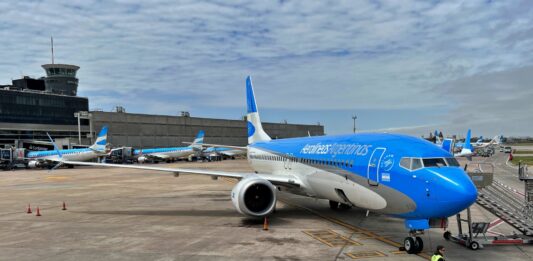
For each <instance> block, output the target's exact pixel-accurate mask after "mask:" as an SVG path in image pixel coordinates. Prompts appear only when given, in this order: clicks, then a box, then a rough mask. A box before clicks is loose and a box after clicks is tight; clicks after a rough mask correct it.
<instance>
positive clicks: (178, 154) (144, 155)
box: [133, 130, 204, 163]
mask: <svg viewBox="0 0 533 261" xmlns="http://www.w3.org/2000/svg"><path fill="white" fill-rule="evenodd" d="M203 142H204V131H203V130H201V131H199V132H198V135H197V136H196V138H195V139H194V141H193V142H192V143H191V145H189V146H187V147H172V148H152V149H136V150H134V151H133V155H134V156H136V157H137V161H138V162H139V163H143V162H145V161H147V160H156V161H168V160H172V159H178V158H187V157H189V156H190V155H193V154H196V153H197V152H200V151H201V149H202V143H203Z"/></svg>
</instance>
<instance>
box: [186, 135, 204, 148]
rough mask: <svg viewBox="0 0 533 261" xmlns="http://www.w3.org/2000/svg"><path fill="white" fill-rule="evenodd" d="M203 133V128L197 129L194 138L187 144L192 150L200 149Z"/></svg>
mask: <svg viewBox="0 0 533 261" xmlns="http://www.w3.org/2000/svg"><path fill="white" fill-rule="evenodd" d="M204 135H205V132H204V131H203V130H201V131H199V132H198V134H197V135H196V138H195V139H194V141H193V142H192V143H191V145H189V147H192V148H193V149H194V150H202V144H203V143H204Z"/></svg>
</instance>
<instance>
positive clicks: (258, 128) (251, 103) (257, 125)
mask: <svg viewBox="0 0 533 261" xmlns="http://www.w3.org/2000/svg"><path fill="white" fill-rule="evenodd" d="M246 102H247V104H248V114H247V115H246V118H247V120H248V144H252V143H256V142H261V141H269V140H271V138H270V136H268V134H266V132H265V131H264V130H263V126H262V125H261V120H260V119H259V112H258V111H257V104H256V103H255V95H254V88H253V87H252V77H250V76H248V77H247V78H246Z"/></svg>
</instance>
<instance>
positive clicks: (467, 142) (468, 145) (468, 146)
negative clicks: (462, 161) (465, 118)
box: [461, 129, 473, 154]
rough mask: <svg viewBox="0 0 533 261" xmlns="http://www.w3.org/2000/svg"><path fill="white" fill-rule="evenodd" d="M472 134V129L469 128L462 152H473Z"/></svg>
mask: <svg viewBox="0 0 533 261" xmlns="http://www.w3.org/2000/svg"><path fill="white" fill-rule="evenodd" d="M471 136H472V133H471V131H470V129H468V132H467V133H466V138H465V143H464V145H463V149H462V150H461V154H463V153H469V152H470V153H472V151H473V149H472V144H471V143H470V138H471Z"/></svg>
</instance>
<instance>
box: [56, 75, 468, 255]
mask: <svg viewBox="0 0 533 261" xmlns="http://www.w3.org/2000/svg"><path fill="white" fill-rule="evenodd" d="M246 95H247V103H248V114H247V120H248V144H249V145H248V162H249V164H250V165H251V167H252V168H253V169H254V172H250V173H242V172H226V171H215V170H205V169H182V168H159V167H152V166H131V165H118V164H104V165H106V166H108V167H121V168H134V169H146V170H157V171H167V172H171V173H190V174H201V175H210V176H215V177H218V176H223V177H231V178H237V179H240V181H239V182H238V183H237V184H236V185H235V187H234V188H233V189H232V191H231V199H232V203H233V205H234V207H235V208H236V210H237V211H238V212H240V213H242V214H244V215H247V216H251V217H265V216H268V215H271V214H273V211H274V208H275V205H276V199H277V193H278V191H286V192H289V193H294V194H299V195H303V196H308V197H310V198H317V199H326V200H329V202H330V207H331V208H334V209H336V208H338V207H339V206H340V204H342V206H356V207H359V208H362V209H366V210H369V211H373V212H379V213H383V214H388V215H392V216H394V217H398V218H402V219H404V220H405V226H406V228H407V229H408V230H409V231H410V233H409V236H408V237H406V238H405V240H404V247H405V249H406V251H407V252H408V253H419V252H420V251H422V249H423V241H422V239H421V237H419V236H417V235H419V234H420V233H423V231H424V230H426V229H429V228H430V224H435V221H437V222H438V223H439V224H440V222H439V221H443V219H446V218H447V217H449V216H452V215H455V214H457V213H459V212H460V211H462V210H463V209H465V208H467V207H469V206H470V205H471V204H473V203H474V202H475V200H476V197H477V190H476V188H475V186H474V184H473V183H472V181H471V180H470V178H469V177H468V175H467V173H465V172H464V171H463V169H462V168H460V166H459V164H458V162H457V160H456V159H455V158H454V157H453V155H452V154H450V153H449V152H447V151H445V150H443V149H442V148H440V147H439V146H436V145H435V144H433V143H431V142H428V141H426V140H422V139H420V138H416V137H411V136H406V135H400V134H386V133H358V134H348V135H338V136H315V137H302V138H289V139H277V140H272V139H271V138H270V137H269V136H268V135H267V134H266V133H265V131H264V130H263V128H262V125H261V121H260V118H259V112H258V110H257V105H256V101H255V97H254V91H253V88H252V81H251V78H250V77H248V78H247V79H246ZM64 163H67V164H74V163H73V162H69V161H65V162H64ZM76 164H78V163H76ZM80 164H85V165H97V166H104V165H102V164H97V163H80Z"/></svg>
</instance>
